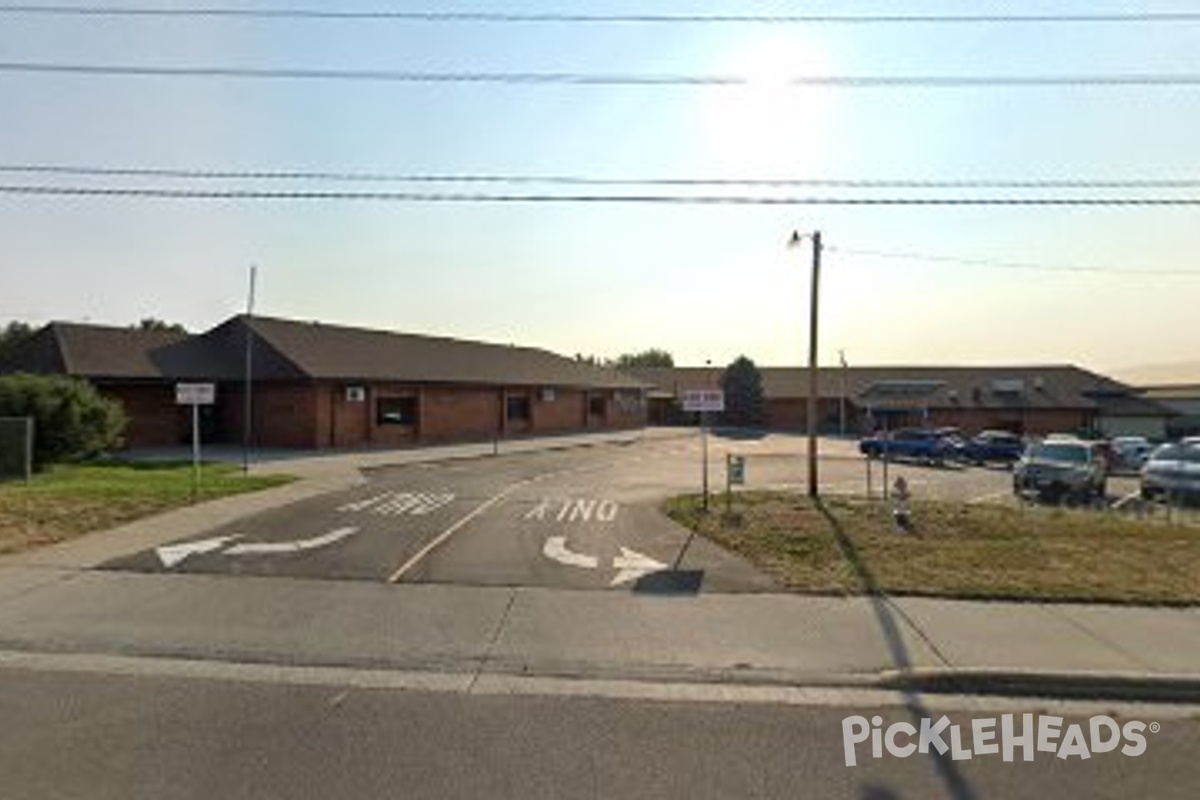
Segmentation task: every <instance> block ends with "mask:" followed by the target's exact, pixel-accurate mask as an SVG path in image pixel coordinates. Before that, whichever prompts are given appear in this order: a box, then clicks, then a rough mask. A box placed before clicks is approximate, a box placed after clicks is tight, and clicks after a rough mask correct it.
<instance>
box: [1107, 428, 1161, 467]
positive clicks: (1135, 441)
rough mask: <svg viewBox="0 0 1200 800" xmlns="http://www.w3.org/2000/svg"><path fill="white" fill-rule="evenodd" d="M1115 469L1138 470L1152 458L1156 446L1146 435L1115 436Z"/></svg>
mask: <svg viewBox="0 0 1200 800" xmlns="http://www.w3.org/2000/svg"><path fill="white" fill-rule="evenodd" d="M1112 448H1113V454H1114V455H1115V457H1116V464H1115V467H1114V468H1115V469H1117V470H1122V471H1128V472H1137V471H1138V470H1140V469H1141V468H1142V466H1143V465H1144V464H1145V463H1146V460H1147V459H1149V458H1150V454H1151V453H1153V452H1154V448H1155V446H1154V445H1153V444H1151V443H1150V441H1149V440H1148V439H1146V437H1145V436H1115V437H1113V439H1112Z"/></svg>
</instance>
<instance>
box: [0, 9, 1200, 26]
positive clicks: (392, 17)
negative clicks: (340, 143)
mask: <svg viewBox="0 0 1200 800" xmlns="http://www.w3.org/2000/svg"><path fill="white" fill-rule="evenodd" d="M0 14H14V15H16V14H19V15H29V16H33V15H37V16H57V17H73V16H74V17H80V16H82V17H161V18H175V19H178V18H187V17H210V18H222V17H224V18H242V19H259V20H286V19H298V20H344V21H353V20H361V21H393V22H416V23H486V24H628V25H644V24H655V25H657V24H689V25H710V24H717V25H723V24H742V25H808V24H812V25H816V24H822V25H823V24H829V25H841V24H846V25H871V24H884V25H891V24H901V25H915V24H951V25H970V24H1079V23H1097V24H1100V23H1158V24H1164V23H1194V22H1200V12H1195V11H1182V12H1179V11H1128V12H1114V13H1090V14H1089V13H1081V14H687V13H680V14H583V13H574V12H506V11H389V10H375V9H322V8H306V7H290V8H268V9H262V8H259V9H255V8H238V7H228V6H191V7H176V8H155V7H146V6H128V5H28V4H4V5H0Z"/></svg>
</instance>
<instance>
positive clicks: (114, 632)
mask: <svg viewBox="0 0 1200 800" xmlns="http://www.w3.org/2000/svg"><path fill="white" fill-rule="evenodd" d="M0 650H7V651H10V652H11V651H20V652H52V653H62V652H66V653H87V654H105V655H118V656H138V657H159V658H182V659H193V660H199V661H220V662H233V663H259V664H286V665H293V666H318V667H350V668H370V669H384V670H403V671H410V672H411V671H416V672H430V673H449V674H456V675H473V676H475V677H479V676H483V675H519V676H541V677H557V678H564V677H565V678H576V679H608V680H611V679H624V680H633V681H651V682H672V683H697V684H714V683H715V684H739V685H772V686H779V685H787V686H814V685H815V686H854V687H885V688H906V687H925V688H938V687H937V683H938V681H942V682H945V681H947V680H949V681H951V683H952V688H953V689H954V690H955V691H960V692H968V693H976V692H982V693H988V692H992V691H999V690H1000V689H1003V690H1005V691H1014V692H1016V693H1028V694H1044V695H1048V696H1060V695H1064V694H1076V695H1078V694H1079V692H1078V691H1073V689H1072V687H1073V683H1074V682H1076V681H1083V682H1084V684H1083V685H1085V686H1086V688H1087V693H1088V696H1095V697H1105V696H1112V695H1113V694H1114V693H1115V694H1118V695H1119V696H1120V697H1123V698H1129V699H1149V698H1155V699H1175V700H1180V701H1182V700H1187V701H1189V702H1200V609H1195V608H1191V609H1146V608H1122V607H1106V606H1096V605H1092V606H1085V605H1059V604H1056V605H1044V604H1027V603H999V602H997V603H980V602H958V601H944V600H924V599H894V600H890V599H880V598H861V597H860V598H822V597H803V596H794V595H774V594H772V595H720V594H703V593H701V594H699V595H692V596H667V595H654V594H647V593H639V592H637V591H629V592H617V591H598V592H582V591H569V590H553V589H542V588H504V587H471V586H443V585H420V584H417V585H399V586H392V585H386V584H377V583H369V582H356V581H349V582H343V581H329V580H320V581H317V580H313V581H305V580H292V579H278V578H270V579H267V578H248V577H223V576H208V575H187V574H174V575H146V574H137V573H119V572H108V571H91V570H78V569H62V568H53V567H46V566H7V567H0ZM997 687H1000V688H999V689H998V688H997ZM1114 687H1115V688H1114Z"/></svg>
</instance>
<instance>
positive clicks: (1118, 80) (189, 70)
mask: <svg viewBox="0 0 1200 800" xmlns="http://www.w3.org/2000/svg"><path fill="white" fill-rule="evenodd" d="M0 72H12V73H34V74H38V73H40V74H58V75H87V76H96V75H104V76H115V77H140V78H147V77H153V78H185V77H186V78H250V79H276V80H279V79H283V80H339V81H371V82H387V83H413V84H416V83H427V84H454V83H457V84H512V85H572V86H646V87H681V86H682V87H740V86H753V85H757V84H758V83H761V81H760V80H758V79H755V78H751V77H747V76H744V75H699V74H693V75H688V74H669V73H662V74H651V73H644V74H632V73H631V74H618V73H611V74H605V73H587V72H432V71H419V70H391V69H312V68H301V67H258V68H255V67H219V66H199V65H191V66H154V65H145V64H72V63H64V62H35V61H4V62H0ZM778 85H780V86H786V87H792V88H805V87H807V88H828V89H891V88H901V89H903V88H929V89H939V88H943V89H950V88H978V87H997V86H1007V87H1012V88H1027V87H1056V86H1057V87H1061V86H1076V87H1083V86H1093V87H1119V86H1128V87H1148V86H1168V87H1169V86H1176V87H1190V86H1198V85H1200V74H1197V73H1157V74H1155V73H1125V74H1091V75H1089V74H1077V75H805V76H795V77H790V78H784V79H782V80H781V81H779V84H778Z"/></svg>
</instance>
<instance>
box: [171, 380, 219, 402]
mask: <svg viewBox="0 0 1200 800" xmlns="http://www.w3.org/2000/svg"><path fill="white" fill-rule="evenodd" d="M216 397H217V385H216V384H215V383H177V384H175V405H179V406H211V405H212V404H213V402H214V401H215V400H216Z"/></svg>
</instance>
